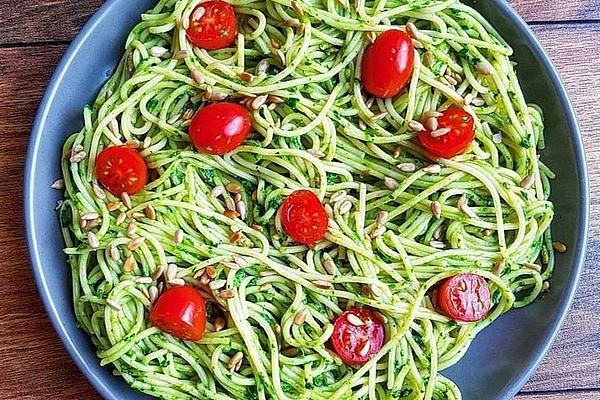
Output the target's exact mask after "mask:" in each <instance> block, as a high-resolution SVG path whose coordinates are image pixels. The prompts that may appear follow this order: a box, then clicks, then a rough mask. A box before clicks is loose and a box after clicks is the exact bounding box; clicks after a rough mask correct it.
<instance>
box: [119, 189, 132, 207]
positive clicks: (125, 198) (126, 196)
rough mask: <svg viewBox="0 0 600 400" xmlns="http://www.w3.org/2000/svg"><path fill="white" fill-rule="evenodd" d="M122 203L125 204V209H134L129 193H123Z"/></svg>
mask: <svg viewBox="0 0 600 400" xmlns="http://www.w3.org/2000/svg"><path fill="white" fill-rule="evenodd" d="M121 201H122V202H123V204H125V207H127V208H131V207H132V204H131V197H129V193H127V192H123V193H121Z"/></svg>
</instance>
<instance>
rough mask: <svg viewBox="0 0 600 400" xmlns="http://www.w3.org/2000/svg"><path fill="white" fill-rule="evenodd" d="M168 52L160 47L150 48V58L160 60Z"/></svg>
mask: <svg viewBox="0 0 600 400" xmlns="http://www.w3.org/2000/svg"><path fill="white" fill-rule="evenodd" d="M168 51H169V50H167V49H165V48H164V47H162V46H154V47H152V48H150V55H151V56H152V57H158V58H160V57H162V56H164V55H165V54H167V52H168Z"/></svg>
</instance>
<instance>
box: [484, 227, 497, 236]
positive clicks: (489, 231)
mask: <svg viewBox="0 0 600 400" xmlns="http://www.w3.org/2000/svg"><path fill="white" fill-rule="evenodd" d="M493 233H494V231H492V230H491V229H484V230H483V236H485V237H490V236H492V234H493Z"/></svg>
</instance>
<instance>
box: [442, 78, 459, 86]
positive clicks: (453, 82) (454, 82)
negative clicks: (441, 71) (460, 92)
mask: <svg viewBox="0 0 600 400" xmlns="http://www.w3.org/2000/svg"><path fill="white" fill-rule="evenodd" d="M444 78H446V81H447V82H448V83H449V84H450V85H451V86H456V85H458V81H457V80H456V79H454V77H452V76H450V75H445V76H444Z"/></svg>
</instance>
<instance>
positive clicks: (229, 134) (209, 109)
mask: <svg viewBox="0 0 600 400" xmlns="http://www.w3.org/2000/svg"><path fill="white" fill-rule="evenodd" d="M202 4H204V3H202ZM251 127H252V121H251V120H250V116H249V115H248V112H247V111H246V109H245V108H244V107H242V106H241V105H239V104H235V103H227V102H222V103H213V104H210V105H208V106H206V107H204V108H203V109H202V110H200V111H198V112H197V113H196V115H195V116H194V118H193V119H192V123H191V125H190V129H189V134H190V138H191V140H192V143H194V146H195V147H196V149H198V150H199V151H201V152H203V153H208V154H225V153H228V152H230V151H232V150H234V149H235V148H236V147H238V146H239V145H241V144H242V142H243V141H244V140H245V139H246V137H247V136H248V134H249V133H250V128H251Z"/></svg>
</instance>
